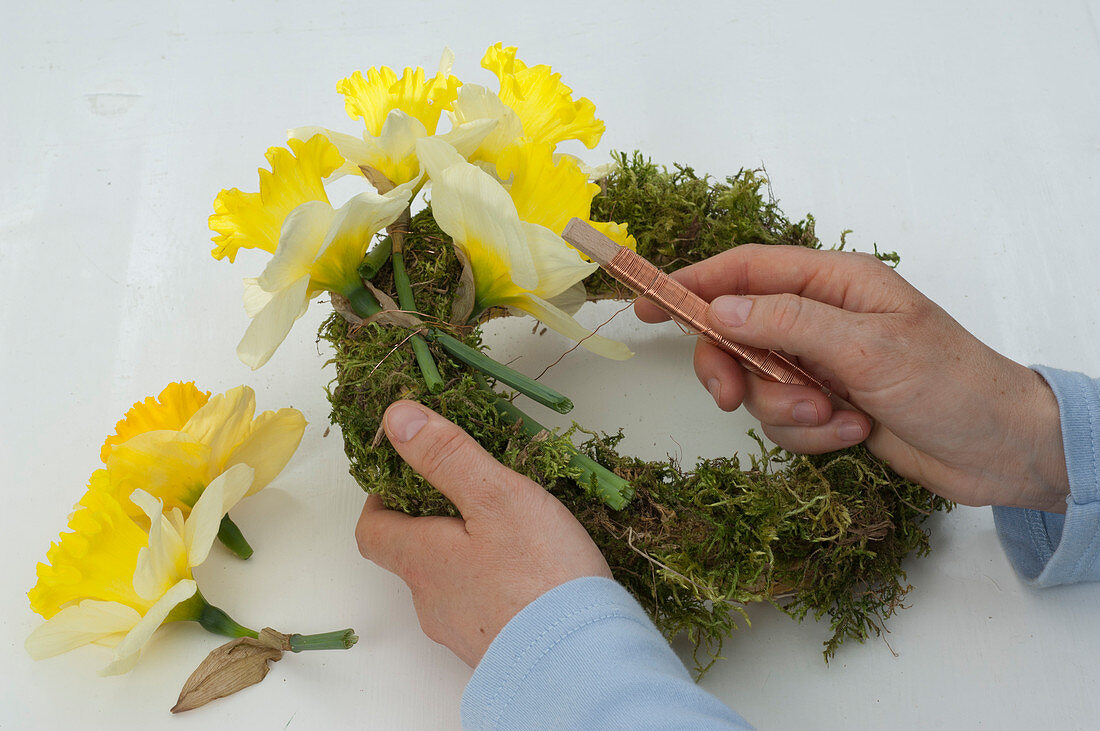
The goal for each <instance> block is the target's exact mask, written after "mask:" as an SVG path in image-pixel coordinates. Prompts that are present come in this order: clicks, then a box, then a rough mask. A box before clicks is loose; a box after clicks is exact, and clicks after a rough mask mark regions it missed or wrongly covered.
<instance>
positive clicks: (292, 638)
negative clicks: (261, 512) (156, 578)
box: [168, 592, 359, 652]
mask: <svg viewBox="0 0 1100 731" xmlns="http://www.w3.org/2000/svg"><path fill="white" fill-rule="evenodd" d="M174 620H190V621H192V622H198V623H199V625H201V626H202V628H203V629H205V630H206V631H207V632H212V633H213V634H216V635H223V636H225V637H234V638H236V637H251V638H252V639H257V638H258V637H259V636H260V633H259V632H257V631H256V630H254V629H249V628H248V627H245V626H244V625H241V624H238V623H237V621H236V620H235V619H233V618H232V617H230V616H229V615H228V614H226V613H225V612H224V611H223V610H221V609H219V608H218V607H215V606H214V605H213V604H211V603H209V602H208V601H206V598H205V597H204V596H203V595H202V594H201V593H200V592H195V594H194V596H192V597H191V598H190V599H188V600H187V601H184V602H180V603H179V605H178V606H176V608H175V609H173V610H172V613H171V614H169V615H168V621H174ZM358 641H359V636H358V635H356V634H355V630H353V629H343V630H336V631H335V632H322V633H320V634H316V635H289V640H288V642H289V643H290V650H291V652H305V651H306V650H347V649H348V648H350V647H351V646H352V645H354V644H355V643H356V642H358Z"/></svg>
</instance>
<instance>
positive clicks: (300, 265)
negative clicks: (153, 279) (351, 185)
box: [210, 135, 418, 369]
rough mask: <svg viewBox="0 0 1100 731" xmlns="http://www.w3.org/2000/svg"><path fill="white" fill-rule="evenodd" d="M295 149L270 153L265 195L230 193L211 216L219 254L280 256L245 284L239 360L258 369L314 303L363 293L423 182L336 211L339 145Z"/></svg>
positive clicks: (298, 144) (313, 143)
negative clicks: (389, 230)
mask: <svg viewBox="0 0 1100 731" xmlns="http://www.w3.org/2000/svg"><path fill="white" fill-rule="evenodd" d="M288 144H289V146H290V149H291V154H289V155H288V154H284V151H280V150H278V149H275V148H273V149H272V150H269V151H268V159H269V160H271V161H272V169H271V172H268V171H265V170H261V171H260V194H259V195H255V197H249V196H250V195H253V194H241V193H240V192H239V191H235V190H230V191H222V193H221V194H219V196H218V201H216V202H215V206H214V207H215V214H214V215H213V216H211V218H210V227H211V228H212V229H214V230H215V231H217V232H218V233H219V236H218V237H215V239H214V241H215V243H216V244H218V245H219V247H216V248H215V251H214V255H215V257H218V254H219V251H221V252H222V253H223V255H225V256H230V252H231V251H232V252H235V251H236V250H237V249H239V248H242V247H254V248H262V249H265V250H266V251H271V252H273V253H274V256H273V257H272V259H271V261H270V262H268V264H267V267H266V268H265V269H264V271H263V273H261V274H260V276H259V277H255V278H251V279H246V280H245V291H244V305H245V311H246V312H247V313H248V315H249V317H251V318H252V323H251V324H250V325H249V327H248V330H247V331H245V335H244V337H243V338H242V339H241V342H240V344H239V345H238V346H237V355H238V356H239V357H240V359H241V360H242V361H243V362H244V363H245V364H246V365H248V366H250V367H252V368H253V369H255V368H259V367H260V366H262V365H263V364H264V363H266V362H267V361H268V360H269V359H270V358H271V356H272V354H273V353H274V352H275V350H276V348H278V347H279V345H280V344H281V343H282V342H283V340H284V339H286V336H287V334H288V333H289V332H290V328H291V327H292V326H293V325H294V322H295V321H296V320H297V319H298V318H300V317H301V316H302V315H303V314H305V311H306V309H307V307H308V306H309V300H310V299H311V298H313V297H314V296H316V295H318V294H320V293H321V292H324V291H331V292H337V293H339V294H342V295H347V294H349V293H351V292H352V291H355V290H358V289H361V288H362V283H361V281H360V279H359V274H358V268H359V265H360V263H362V261H363V256H364V254H365V253H366V251H367V248H368V247H369V246H370V242H371V239H372V238H373V237H374V235H375V234H377V233H378V232H379V231H380V230H382V229H383V228H385V227H386V226H387V225H388V224H390V223H392V222H393V221H394V220H395V219H396V218H397V217H398V216H399V215H400V214H401V212H402V211H404V210H405V209H406V208H407V207H408V205H409V199H410V197H411V196H412V193H413V189H414V187H415V185H416V183H417V182H418V181H416V180H411V181H408V182H406V183H405V184H404V185H399V186H397V187H395V188H394V189H393V190H391V191H389V192H388V193H386V194H384V195H379V194H377V193H375V192H372V191H366V192H363V193H360V194H358V195H356V196H354V197H353V198H352V199H351V200H349V201H348V202H347V203H345V204H344V205H343V206H341V207H340V208H339V209H336V208H333V207H332V205H331V204H330V203H329V200H328V196H327V194H326V193H325V190H324V185H323V183H322V179H323V178H324V177H325V176H326V175H329V174H331V173H332V172H333V171H334V170H336V169H337V168H338V167H339V166H340V165H341V164H343V157H341V155H340V153H339V152H337V151H336V148H335V146H333V144H332V143H331V142H329V141H328V140H326V139H325V138H324V137H323V136H321V135H314V136H313V137H311V138H310V139H309V140H306V141H305V142H303V141H300V140H296V139H292V140H290V142H289V143H288ZM230 204H232V205H230ZM273 241H274V242H275V243H274V245H273V244H272V242H273ZM230 260H232V258H230Z"/></svg>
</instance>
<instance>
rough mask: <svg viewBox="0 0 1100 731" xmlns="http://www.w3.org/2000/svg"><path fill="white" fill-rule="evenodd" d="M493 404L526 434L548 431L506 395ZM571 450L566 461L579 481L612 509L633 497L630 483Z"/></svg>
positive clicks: (531, 435)
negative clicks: (591, 489) (576, 471)
mask: <svg viewBox="0 0 1100 731" xmlns="http://www.w3.org/2000/svg"><path fill="white" fill-rule="evenodd" d="M493 406H494V407H496V410H497V412H498V413H499V414H500V415H501V416H503V417H504V419H505V421H507V422H509V423H512V424H519V425H520V428H521V429H523V433H524V434H526V435H527V436H528V437H531V438H534V437H535V436H536V435H537V434H538V433H539V432H542V431H549V430H548V429H546V427H544V426H543V425H542V424H540V423H538V422H537V421H535V420H534V419H532V418H531V417H530V416H528V415H527V414H526V413H524V412H523V411H522V410H520V409H519V408H517V407H516V406H515V404H513V403H512V402H511V401H508V400H507V399H503V398H497V400H496V401H495V402H493ZM570 451H571V452H572V454H571V456H570V457H569V464H570V465H572V466H573V467H575V468H577V469H579V470H580V471H581V476H580V478H578V482H581V483H582V484H589V485H593V486H594V487H595V489H596V494H597V495H599V496H600V499H601V500H603V501H604V502H605V503H606V504H607V506H608V507H610V508H611V509H612V510H622V509H623V508H625V507H626V506H627V504H628V503H629V502H630V499H631V498H632V497H634V489H633V488H632V487H631V486H630V481H629V480H625V479H623V478H622V477H619V476H618V475H616V474H615V473H614V472H612V471H611V470H609V469H607V468H606V467H604V466H603V465H602V464H600V463H599V462H597V461H596V460H594V459H592V458H591V457H589V456H588V455H587V454H582V453H581V452H579V451H578V450H577V449H576V448H575V447H573V448H572V449H571V450H570Z"/></svg>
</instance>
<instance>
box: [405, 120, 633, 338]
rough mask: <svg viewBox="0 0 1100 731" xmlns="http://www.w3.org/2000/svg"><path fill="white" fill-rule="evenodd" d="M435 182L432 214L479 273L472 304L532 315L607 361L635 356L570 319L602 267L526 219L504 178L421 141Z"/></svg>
mask: <svg viewBox="0 0 1100 731" xmlns="http://www.w3.org/2000/svg"><path fill="white" fill-rule="evenodd" d="M417 154H418V155H419V156H420V160H421V161H422V163H423V164H424V167H425V169H426V170H427V171H428V175H429V176H430V178H431V180H432V191H433V192H432V212H433V214H434V216H435V219H436V221H437V222H438V223H439V226H440V228H441V229H443V231H445V232H446V233H447V234H448V235H449V236H450V237H451V238H452V239H453V240H454V242H455V246H456V248H457V249H458V251H459V252H460V253H461V255H462V256H463V257H464V259H465V260H466V262H467V263H468V264H469V266H470V269H471V272H472V274H473V278H474V309H475V312H480V311H481V310H484V309H485V308H487V307H491V306H494V305H497V306H502V307H508V308H510V309H512V310H518V311H522V312H526V313H528V314H530V315H532V316H534V317H535V318H537V319H539V320H541V321H542V322H543V323H545V324H546V325H548V326H549V327H551V328H553V329H554V330H557V331H558V332H560V333H562V334H563V335H565V336H566V337H569V338H572V339H574V340H577V341H580V342H581V344H582V345H584V347H586V348H588V349H589V350H591V351H593V352H595V353H599V354H600V355H603V356H606V357H608V358H615V359H620V360H621V359H625V358H629V357H630V355H631V352H630V350H629V349H628V348H627V347H626V346H625V345H623V344H622V343H618V342H615V341H613V340H608V339H607V338H604V337H601V336H599V335H593V334H592V333H591V332H589V331H588V330H586V329H585V328H584V327H582V326H581V325H580V323H578V322H577V321H576V320H574V319H573V318H572V317H571V316H570V313H571V312H575V311H576V310H577V309H578V308H579V307H580V305H581V304H582V303H583V302H584V287H583V285H582V284H580V282H581V280H582V279H584V277H586V276H588V275H589V274H591V273H592V272H593V271H595V269H596V265H595V264H592V263H586V262H585V261H583V260H582V259H581V257H580V255H579V254H578V253H577V252H576V250H574V249H572V248H570V247H569V246H567V245H566V243H565V242H564V241H563V240H562V239H561V237H560V236H558V235H557V234H555V233H554V232H553V231H551V230H549V229H548V228H546V227H545V226H540V225H538V224H534V223H527V222H524V221H521V220H520V217H519V214H518V213H517V211H516V205H515V204H514V203H513V202H512V199H511V198H509V196H508V193H507V192H506V191H505V190H504V188H503V187H502V186H501V185H500V183H499V182H498V181H497V180H495V179H494V178H493V177H492V176H490V175H489V174H488V173H486V172H485V171H483V170H481V169H480V168H478V167H477V166H475V165H472V164H470V163H468V162H466V160H464V159H463V158H462V156H461V155H460V154H459V153H458V152H456V151H455V150H454V148H452V147H451V146H450V145H448V144H446V143H445V142H442V141H440V140H431V139H424V140H421V141H420V142H418V143H417Z"/></svg>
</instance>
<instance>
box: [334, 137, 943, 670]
mask: <svg viewBox="0 0 1100 731" xmlns="http://www.w3.org/2000/svg"><path fill="white" fill-rule="evenodd" d="M615 163H616V165H615V166H614V168H613V170H614V172H612V173H611V174H610V175H609V176H608V177H606V178H604V179H603V180H602V181H601V193H600V194H599V195H598V196H597V197H596V198H595V199H594V201H593V204H592V220H593V221H607V220H615V221H619V222H624V223H626V224H627V225H628V226H629V230H630V231H631V232H632V234H633V235H634V236H635V238H636V240H637V246H638V252H639V253H641V254H642V255H644V256H646V257H647V258H648V259H650V260H651V261H653V262H654V263H656V264H657V265H658V266H661V267H662V268H664V269H665V270H666V271H671V270H674V269H676V268H679V267H681V266H684V265H686V264H689V263H691V262H693V261H698V260H701V259H704V258H707V257H709V256H712V255H713V254H715V253H718V252H719V251H722V250H724V249H726V248H728V247H730V246H731V245H732V246H736V245H738V244H741V243H749V242H753V243H765V244H788V245H799V246H806V247H810V248H820V247H821V242H820V241H819V240H818V238H817V237H816V235H815V233H814V220H813V217H812V216H807V217H806V218H805V219H803V220H802V221H798V222H792V221H790V220H788V219H787V218H786V217H785V216H784V215H783V213H782V211H781V210H780V209H779V207H778V206H777V205H776V203H775V202H774V200H773V199H772V197H771V191H770V187H769V186H768V181H767V180H766V179H765V178H764V177H763V175H762V171H756V170H742V171H740V172H739V173H738V174H737V175H734V176H731V177H728V178H726V179H725V180H714V179H712V178H709V177H706V176H704V177H700V176H698V175H696V174H695V173H694V172H693V170H692V169H690V168H687V167H680V166H677V167H675V168H674V169H673V170H672V171H669V170H666V169H663V168H659V167H657V166H655V165H653V164H651V163H650V162H648V161H647V160H645V159H644V158H643V157H642V156H640V155H639V154H637V153H635V154H634V155H633V156H627V155H617V156H616V160H615ZM401 233H402V234H403V239H404V241H403V246H404V266H405V268H406V269H407V272H406V273H405V274H407V277H408V280H409V281H410V282H411V283H412V286H413V289H414V290H415V292H416V304H417V313H418V315H419V316H420V317H422V318H423V320H420V321H418V322H417V323H410V322H403V321H401V320H400V318H396V319H386V318H374V319H371V320H370V321H369V322H364V321H363V320H361V319H360V318H358V317H356V316H355V315H354V313H352V312H351V311H350V309H349V308H348V307H343V306H340V305H341V303H340V302H339V298H338V297H334V301H335V302H334V303H335V304H336V305H337V307H336V310H337V312H336V313H335V314H334V315H333V316H332V317H330V318H329V319H328V320H327V321H326V322H325V323H324V325H323V326H322V327H321V331H320V336H321V338H323V339H325V340H327V341H328V342H329V343H331V345H332V347H333V349H334V357H333V360H332V362H333V363H334V364H335V366H336V381H335V382H334V384H333V385H332V386H331V387H330V389H329V398H330V401H331V404H332V417H331V418H332V422H333V423H335V424H337V425H339V426H340V428H341V430H342V432H343V438H344V443H345V449H346V452H347V455H348V457H349V459H350V461H351V474H352V475H353V476H354V477H355V479H356V480H357V481H358V482H359V484H360V485H361V486H362V487H363V489H364V490H365V491H367V492H371V493H379V494H381V495H382V497H383V499H384V502H385V503H386V505H387V506H389V507H391V508H395V509H398V510H402V511H404V512H406V513H409V514H412V515H454V514H456V511H455V508H454V506H453V505H451V504H450V503H449V502H448V501H447V500H446V498H444V497H443V496H442V495H440V494H439V493H438V492H437V491H436V490H435V489H434V488H432V487H431V486H430V485H428V484H427V483H426V482H424V481H423V480H422V479H421V478H420V477H419V476H418V475H416V474H415V473H414V472H413V471H412V470H411V469H410V468H409V467H408V466H407V465H406V464H405V463H404V462H403V461H402V460H401V459H400V457H399V456H398V455H397V453H396V452H395V451H394V450H393V449H392V447H391V446H390V445H389V443H388V442H387V441H386V440H385V439H384V438H383V436H382V432H381V417H382V414H383V412H384V410H385V407H386V406H387V405H388V404H389V403H391V402H392V401H394V400H397V399H400V398H408V399H414V400H417V401H420V402H422V403H424V404H426V405H427V406H429V407H431V408H433V409H435V410H436V411H438V412H439V413H441V414H443V415H444V416H446V417H447V418H449V419H451V420H452V421H454V422H455V423H457V424H458V425H459V426H461V427H463V428H464V429H466V430H467V431H468V432H469V433H470V434H472V435H473V436H474V437H475V438H476V439H477V440H478V442H480V443H481V445H482V446H483V447H485V448H486V449H487V450H488V451H489V452H490V453H491V454H493V455H494V456H495V457H497V458H498V459H499V460H500V461H501V462H502V463H503V464H505V465H506V466H508V467H510V468H511V469H514V470H516V471H517V472H520V473H521V474H524V475H526V476H528V477H530V478H531V479H532V480H534V481H535V482H537V483H539V484H541V485H544V486H545V487H546V489H547V490H549V491H550V492H551V493H553V494H554V495H555V496H556V497H558V498H559V499H560V500H562V502H563V503H565V504H566V506H568V507H569V509H570V510H572V512H573V513H574V514H575V515H576V516H577V518H578V519H579V520H580V521H581V523H582V524H583V525H584V526H585V528H586V529H587V530H588V532H589V533H590V534H591V535H592V537H593V539H594V540H595V542H596V544H597V545H598V546H599V547H600V549H601V550H602V551H603V553H604V555H605V556H606V558H607V561H608V563H609V565H610V566H611V569H612V572H613V573H614V575H615V577H616V579H617V580H618V581H620V582H621V583H622V584H623V585H625V586H626V587H627V589H628V590H630V592H631V593H632V594H633V595H634V596H635V597H636V598H637V599H638V601H639V602H641V604H642V605H643V606H644V607H645V608H646V609H647V611H648V612H649V613H650V615H651V616H652V618H653V620H654V622H655V623H656V624H657V626H658V628H660V630H661V631H662V632H663V633H664V634H665V635H666V637H668V638H669V639H671V638H672V637H673V636H675V635H677V634H680V633H686V635H687V637H688V638H689V639H690V640H691V641H692V642H693V643H694V646H695V660H696V664H697V672H698V673H699V674H701V673H702V672H705V670H706V669H707V668H709V667H710V665H711V664H713V662H714V660H715V658H717V656H718V653H719V652H720V650H721V645H722V640H723V639H724V638H725V637H726V636H728V634H729V633H730V632H731V631H732V630H734V629H735V628H736V627H737V617H738V616H739V615H740V616H742V617H744V616H745V615H744V609H743V607H744V605H746V604H748V603H751V602H769V603H771V604H773V605H775V606H776V607H778V608H779V609H781V610H782V611H783V612H785V613H786V614H788V615H789V616H791V617H792V618H794V619H797V620H801V619H802V618H804V617H805V616H806V615H807V614H812V615H813V616H814V617H815V618H821V617H823V616H824V615H828V616H829V618H830V630H831V633H830V636H829V637H828V639H827V640H826V641H825V643H824V655H825V659H826V660H828V659H829V658H830V657H832V656H833V654H834V653H835V652H836V650H837V648H838V646H839V645H840V644H841V643H842V642H843V641H844V640H845V639H856V640H859V641H862V640H864V639H866V638H867V637H868V636H870V635H872V634H878V633H879V632H880V631H881V629H882V624H883V621H884V620H885V619H887V618H888V617H889V616H891V615H892V614H893V613H894V612H895V611H897V610H898V609H899V608H901V607H902V599H903V597H904V596H905V594H906V593H907V592H908V590H909V589H910V588H911V587H910V586H909V585H908V584H907V583H906V582H905V572H904V570H903V569H902V563H903V561H904V560H905V558H906V557H907V556H909V555H910V554H911V553H913V552H916V553H917V554H918V555H923V554H925V553H927V552H928V550H929V542H928V535H927V533H926V532H925V531H924V530H923V529H922V528H921V527H920V526H921V524H922V523H923V521H924V520H925V519H926V518H927V517H928V516H930V515H931V514H932V513H933V512H935V511H936V510H939V509H945V508H946V509H949V508H950V504H949V503H947V502H946V501H944V500H942V499H941V498H938V497H936V496H934V495H932V494H931V493H929V492H928V491H927V490H924V489H923V488H921V487H920V486H919V485H917V484H915V483H913V482H911V481H908V480H906V479H904V478H902V477H900V476H899V475H897V474H896V473H894V472H893V471H892V470H891V469H890V468H889V467H888V466H887V465H886V464H885V463H883V462H882V461H881V460H879V459H877V458H876V457H874V456H873V455H872V454H870V453H869V452H868V451H867V450H866V449H864V448H863V447H854V448H850V449H846V450H843V451H840V452H834V453H831V454H824V455H816V456H804V455H795V454H792V453H790V452H787V451H785V450H782V449H780V448H771V449H769V448H768V447H766V446H765V444H764V442H763V441H762V440H760V439H759V438H758V437H756V435H755V434H753V433H752V432H750V435H751V436H753V438H754V439H756V441H757V442H758V443H759V444H760V453H759V454H758V455H753V456H751V457H750V458H749V465H748V467H747V468H743V467H742V466H741V465H740V464H739V461H738V459H737V456H736V455H734V456H733V457H731V458H716V459H705V460H702V461H700V462H699V463H698V464H696V465H695V466H694V467H692V468H691V469H689V470H685V469H682V468H681V466H680V465H679V464H677V463H676V461H675V460H673V459H671V458H670V459H669V460H666V461H663V462H662V461H645V460H641V459H637V458H634V457H630V456H626V455H621V454H619V453H618V452H617V451H616V445H617V443H618V442H619V440H620V439H621V438H622V433H621V431H620V433H619V434H616V435H607V434H597V433H594V432H591V431H588V430H586V429H584V428H582V427H580V426H578V425H574V427H573V428H572V429H570V430H569V431H568V432H566V433H556V432H553V431H550V430H547V429H544V428H543V427H542V426H541V425H540V424H538V422H537V420H536V418H533V417H532V416H531V415H528V414H524V413H523V412H520V411H519V410H518V409H517V408H516V407H515V406H514V405H513V404H511V402H510V401H508V400H506V399H505V398H504V397H503V396H502V395H501V394H500V391H501V390H502V389H501V388H500V387H501V386H502V385H505V384H502V382H501V380H499V379H498V380H497V382H496V384H495V385H496V386H497V389H496V390H495V391H494V389H493V388H492V386H493V385H494V384H493V383H492V382H491V380H492V379H489V380H486V378H485V376H484V375H483V373H482V372H481V371H479V370H478V369H477V368H473V367H471V366H470V365H469V358H466V357H464V358H461V359H460V358H456V357H455V355H454V354H455V352H456V350H455V348H453V347H451V348H448V347H444V345H445V344H444V343H443V342H442V341H441V340H440V339H429V340H428V343H427V345H428V347H429V349H430V351H431V354H432V356H434V359H435V361H436V363H437V364H438V370H439V373H440V376H441V380H442V388H441V389H436V391H438V392H433V390H432V389H430V388H428V386H427V385H426V383H425V379H424V378H423V377H422V374H421V372H420V370H419V369H418V361H417V355H416V353H415V352H414V349H412V348H410V347H409V339H410V332H422V331H424V329H425V326H424V325H423V323H424V322H433V323H446V322H449V321H450V319H451V316H452V310H453V309H454V308H455V306H456V302H455V300H456V299H460V298H461V295H456V294H455V293H456V292H460V291H461V287H460V286H459V285H460V282H461V280H462V275H463V266H462V262H461V261H460V260H459V258H458V257H457V256H456V255H455V253H454V252H455V248H454V247H453V246H452V245H451V244H452V242H451V240H450V239H449V238H448V236H447V235H446V234H445V233H444V232H443V231H441V230H440V229H439V227H438V226H437V224H436V222H435V220H434V219H433V218H432V215H431V212H430V210H425V211H422V212H421V213H419V214H417V215H416V216H414V217H413V218H412V220H411V222H410V223H409V225H408V230H407V233H406V232H404V231H402V232H401ZM841 239H842V240H841V244H840V246H841V247H843V245H844V242H843V236H842V237H841ZM384 243H385V242H384ZM876 253H877V252H876ZM878 256H879V257H880V258H882V259H884V260H887V261H890V262H892V263H894V264H896V263H897V261H898V257H897V255H896V254H878ZM365 273H367V274H371V275H372V280H371V288H372V291H373V292H375V293H376V295H377V296H378V297H379V298H380V299H381V300H382V302H383V305H384V304H385V301H386V300H388V299H389V296H388V295H392V296H396V295H397V294H398V292H396V291H395V289H396V288H395V278H394V273H393V271H392V270H391V269H390V268H389V265H385V266H383V268H382V269H381V270H379V271H376V272H365ZM403 278H404V274H403V275H402V276H401V277H399V278H398V282H400V281H401V280H402V279H403ZM586 285H587V289H588V291H589V296H590V298H595V299H608V298H618V299H622V298H625V297H629V296H631V295H629V293H627V292H624V291H623V290H622V288H621V286H620V285H618V284H617V283H616V282H614V281H613V280H611V279H609V278H608V277H607V276H606V275H604V274H603V273H602V272H598V273H596V274H594V275H593V276H592V277H590V278H589V279H588V280H586ZM344 304H346V303H344ZM393 309H397V308H396V306H394V308H393ZM483 321H484V318H483V319H482V320H481V322H483ZM417 328H418V329H417ZM443 329H447V330H448V331H449V332H450V334H451V336H452V337H453V338H454V339H457V340H460V341H461V342H462V343H463V344H465V345H467V346H471V347H472V348H474V349H480V348H481V347H482V345H481V337H480V328H479V326H476V325H475V326H466V327H444V328H443ZM548 403H551V405H554V402H553V400H552V399H551V400H550V401H549V402H548ZM559 410H560V409H559ZM577 435H583V436H585V437H586V439H585V440H584V441H583V443H581V444H580V445H579V446H574V444H573V441H572V439H571V437H573V436H577ZM604 468H606V469H604ZM608 470H610V473H609V472H608ZM746 619H747V617H746Z"/></svg>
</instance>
